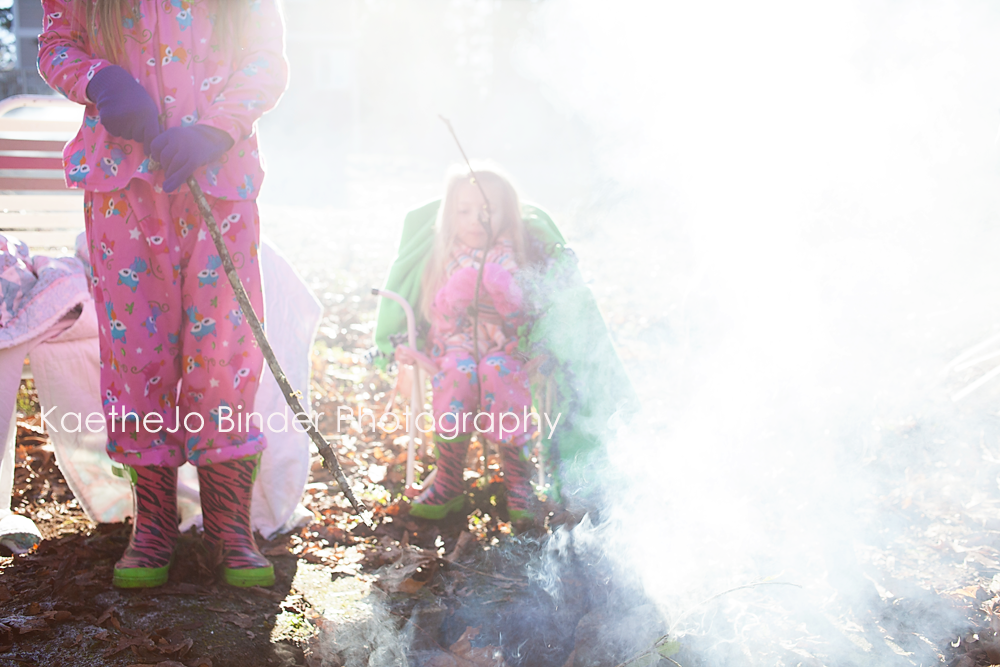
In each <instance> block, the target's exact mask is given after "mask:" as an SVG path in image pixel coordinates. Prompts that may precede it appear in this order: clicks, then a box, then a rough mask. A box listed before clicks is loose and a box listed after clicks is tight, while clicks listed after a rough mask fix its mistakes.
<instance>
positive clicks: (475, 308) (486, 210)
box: [438, 114, 493, 460]
mask: <svg viewBox="0 0 1000 667" xmlns="http://www.w3.org/2000/svg"><path fill="white" fill-rule="evenodd" d="M438 118H440V119H441V120H442V122H444V124H445V125H447V126H448V132H450V133H451V138H452V139H454V140H455V145H456V146H458V152H459V153H461V154H462V159H463V160H465V165H466V166H467V167H468V168H469V174H471V175H472V182H473V183H475V184H476V187H477V188H479V194H481V195H482V196H483V210H482V211H481V212H480V214H479V216H477V217H478V218H479V224H481V225H482V226H483V229H484V230H486V245H484V246H483V256H482V259H480V260H479V273H478V274H477V275H476V294H475V296H474V297H473V298H472V305H471V306H469V310H471V311H472V356H473V357H474V358H475V360H476V365H477V366H478V365H479V288H480V287H482V284H483V270H484V269H485V268H486V253H488V252H489V251H490V248H491V247H493V209H491V208H490V200H489V198H488V197H487V196H486V190H484V189H483V186H482V184H481V183H480V182H479V177H478V176H476V171H475V170H474V169H473V168H472V163H471V162H469V157H468V156H467V155H466V154H465V149H464V148H462V142H460V141H459V140H458V135H457V134H455V128H453V127H452V126H451V121H450V120H448V119H447V118H445V117H444V116H442V115H440V114H439V115H438ZM476 377H479V371H476ZM484 450H485V448H484ZM483 454H484V457H483V460H485V459H486V457H485V451H484V452H483Z"/></svg>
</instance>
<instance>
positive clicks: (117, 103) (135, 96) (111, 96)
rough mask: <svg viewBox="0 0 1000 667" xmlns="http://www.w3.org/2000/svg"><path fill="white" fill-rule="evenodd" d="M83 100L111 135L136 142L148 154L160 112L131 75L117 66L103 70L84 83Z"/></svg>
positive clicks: (157, 131)
mask: <svg viewBox="0 0 1000 667" xmlns="http://www.w3.org/2000/svg"><path fill="white" fill-rule="evenodd" d="M87 97H89V98H90V99H91V100H92V101H93V102H94V104H96V105H97V112H98V113H99V114H100V115H101V124H102V125H104V127H105V128H107V130H108V132H110V133H111V135H112V136H115V137H121V138H122V139H131V140H134V141H138V142H140V143H141V144H142V149H143V151H145V153H146V155H149V145H150V142H152V141H153V139H155V138H156V135H158V134H159V133H160V112H159V110H158V109H157V108H156V103H155V102H153V98H151V97H150V96H149V93H147V92H146V89H145V88H143V87H142V86H141V85H139V83H138V82H137V81H136V80H135V79H134V78H132V75H131V74H129V73H128V72H126V71H125V70H124V69H122V68H121V67H119V66H118V65H112V66H111V67H105V68H104V69H102V70H101V71H100V72H98V73H97V74H95V75H94V78H93V80H91V82H90V83H88V84H87Z"/></svg>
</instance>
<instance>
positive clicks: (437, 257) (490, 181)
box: [420, 164, 528, 320]
mask: <svg viewBox="0 0 1000 667" xmlns="http://www.w3.org/2000/svg"><path fill="white" fill-rule="evenodd" d="M473 170H474V171H475V175H476V177H477V178H478V179H479V183H480V184H481V185H482V186H483V187H484V188H487V187H489V186H493V187H494V188H496V189H497V190H499V192H500V200H499V201H492V200H491V201H490V202H489V204H490V207H491V209H492V210H493V211H496V210H497V209H499V210H500V211H501V212H502V214H503V217H502V218H501V219H500V220H499V221H497V220H496V219H494V221H493V240H494V242H496V240H497V239H498V238H499V237H500V236H506V237H507V238H508V239H509V240H510V242H511V245H512V246H513V249H514V259H515V261H516V262H517V264H518V266H524V264H525V260H526V256H527V245H528V239H527V231H526V229H525V226H524V220H523V219H522V218H521V201H520V200H519V199H518V197H517V191H516V190H514V186H513V185H511V183H510V180H509V179H508V178H507V177H506V176H505V175H504V174H503V172H502V171H501V170H500V169H499V168H497V167H496V166H494V165H490V164H484V165H474V166H473ZM464 184H473V186H474V182H473V180H472V174H471V173H470V172H469V169H468V167H466V166H465V165H454V166H452V167H451V168H450V169H449V170H448V172H447V174H446V175H445V179H444V199H443V200H442V201H441V206H440V207H439V208H438V213H437V220H436V221H435V223H434V231H435V234H434V246H433V247H432V248H431V255H430V257H429V258H428V260H427V265H426V266H425V267H424V277H423V281H422V282H421V288H420V311H421V312H422V313H423V315H424V317H425V318H427V319H428V320H429V319H430V317H431V306H432V305H433V303H434V297H435V295H436V294H437V291H438V290H439V289H441V286H442V285H444V282H445V279H446V278H447V275H446V273H445V272H446V270H447V267H448V262H449V261H451V253H452V249H453V248H454V246H455V242H456V240H457V239H456V237H457V236H458V229H457V225H456V224H455V215H454V213H455V205H456V199H457V197H456V195H457V193H458V189H459V187H460V186H462V185H464ZM491 189H492V188H491Z"/></svg>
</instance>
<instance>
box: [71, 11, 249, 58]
mask: <svg viewBox="0 0 1000 667" xmlns="http://www.w3.org/2000/svg"><path fill="white" fill-rule="evenodd" d="M86 2H87V26H88V31H89V33H90V43H91V44H92V45H93V48H94V49H95V50H100V51H101V53H102V55H103V56H104V57H105V58H106V59H108V60H110V61H111V62H113V63H117V64H123V62H122V61H123V60H124V58H125V33H124V31H123V29H122V28H123V26H122V22H123V21H124V20H125V19H126V18H129V17H131V18H132V19H138V17H139V0H86ZM216 4H217V6H218V11H217V13H216V17H215V25H216V27H218V26H222V30H223V31H224V43H225V44H226V45H227V46H229V47H233V46H235V47H236V48H239V46H240V44H241V38H242V29H243V24H244V22H245V21H246V18H247V14H248V10H249V8H250V0H216Z"/></svg>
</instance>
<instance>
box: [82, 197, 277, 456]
mask: <svg viewBox="0 0 1000 667" xmlns="http://www.w3.org/2000/svg"><path fill="white" fill-rule="evenodd" d="M209 201H210V202H211V204H212V211H213V213H214V214H215V218H216V220H217V221H218V223H219V225H220V227H221V230H222V232H223V236H224V238H225V241H226V245H227V247H228V249H229V252H230V254H231V255H232V256H233V261H234V263H235V264H236V267H237V269H238V272H239V274H240V278H241V280H242V281H243V285H244V287H246V289H247V291H248V292H249V294H250V300H251V303H252V304H253V306H254V310H255V311H257V314H258V315H262V314H263V294H262V286H261V276H260V264H259V262H258V259H257V247H258V246H257V243H258V239H259V233H260V232H259V220H258V217H257V205H256V202H254V201H252V200H251V201H225V200H220V199H215V200H213V199H211V198H210V199H209ZM84 210H85V216H86V224H87V240H88V243H89V247H90V260H91V266H92V271H93V275H92V276H91V287H92V290H93V294H94V300H95V302H96V306H97V311H98V319H99V322H100V325H101V326H100V343H101V393H102V396H103V402H104V412H105V417H106V422H107V428H108V453H109V455H110V456H111V458H112V459H113V460H115V461H118V462H120V463H126V464H129V465H139V466H178V465H180V464H182V463H184V462H185V461H190V462H191V463H193V464H195V465H213V464H217V463H222V462H224V461H228V460H232V459H237V458H242V457H245V456H250V455H253V454H256V453H258V452H261V451H263V449H264V447H265V442H264V437H263V435H262V434H261V433H260V431H259V429H257V428H256V427H255V426H251V427H250V428H249V429H248V428H247V427H246V425H245V424H242V428H240V426H241V424H240V422H239V421H238V416H239V415H241V414H247V413H250V412H251V411H252V410H253V400H254V395H255V394H256V392H257V384H258V381H259V378H260V374H261V369H262V365H263V356H262V355H261V352H260V350H259V349H258V348H257V346H256V342H255V341H254V338H253V333H252V332H251V330H250V327H249V325H248V324H247V322H246V319H245V318H244V317H243V312H242V310H240V307H239V305H238V304H237V303H236V297H235V296H234V294H233V289H232V287H231V286H230V285H229V281H228V279H227V278H226V275H225V271H224V270H223V269H222V266H221V261H220V259H219V255H218V252H217V251H216V249H215V245H214V244H213V243H212V238H211V236H210V235H209V234H208V229H207V228H206V227H205V225H204V222H203V221H202V219H201V215H200V213H199V211H198V207H197V205H196V204H195V201H194V198H193V197H192V196H191V194H190V193H189V192H188V191H187V189H186V188H182V190H181V191H180V192H179V193H176V194H166V193H162V192H160V193H157V192H155V191H154V190H153V187H152V186H151V185H150V184H149V183H147V182H145V181H142V180H138V179H133V180H132V181H131V182H130V183H129V185H128V187H126V188H124V189H122V190H118V191H115V192H111V193H101V192H89V191H88V192H87V194H86V199H85V204H84ZM226 408H228V411H227V410H226ZM123 415H127V417H126V418H125V419H124V421H123ZM227 416H229V417H231V421H227V419H226V417H227Z"/></svg>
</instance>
